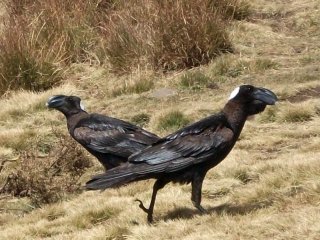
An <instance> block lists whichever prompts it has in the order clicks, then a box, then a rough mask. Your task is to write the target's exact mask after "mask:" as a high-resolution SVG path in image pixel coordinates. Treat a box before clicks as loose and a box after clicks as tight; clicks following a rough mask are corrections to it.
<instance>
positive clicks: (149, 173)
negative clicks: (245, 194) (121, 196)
mask: <svg viewBox="0 0 320 240" xmlns="http://www.w3.org/2000/svg"><path fill="white" fill-rule="evenodd" d="M276 101H277V97H276V95H275V94H274V93H273V92H272V91H270V90H268V89H265V88H257V87H254V86H251V85H242V86H240V87H238V88H236V89H235V90H234V91H233V92H232V93H231V95H230V98H229V101H228V102H227V104H226V105H225V106H224V108H223V110H222V111H221V112H219V113H217V114H215V115H212V116H209V117H207V118H204V119H202V120H200V121H198V122H196V123H193V124H191V125H189V126H187V127H185V128H182V129H180V130H178V131H177V132H175V133H172V134H170V135H168V136H167V137H165V138H163V139H161V140H159V141H158V142H157V143H155V144H154V145H152V146H150V147H148V148H146V149H144V150H142V151H141V152H139V153H135V154H133V155H131V156H130V157H129V161H128V163H126V164H124V165H122V166H120V167H117V168H114V169H111V170H109V171H107V172H105V173H104V174H100V175H97V176H94V177H93V178H92V179H91V180H90V181H89V182H87V184H86V188H87V189H89V190H96V189H106V188H110V187H117V186H120V185H123V184H126V183H129V182H133V181H139V180H144V179H149V178H155V179H156V182H155V184H154V186H153V193H152V198H151V202H150V206H149V208H148V209H147V208H146V207H144V206H143V204H142V202H141V201H140V200H137V201H139V202H140V205H139V206H140V208H142V209H143V210H144V211H145V212H146V213H148V221H149V222H152V214H153V208H154V204H155V200H156V195H157V191H158V190H159V189H161V188H163V187H164V186H165V185H166V184H167V183H169V182H178V183H181V184H184V183H186V184H187V183H190V182H191V185H192V194H191V200H192V202H193V205H194V206H195V207H196V208H197V209H199V210H200V211H201V212H205V209H204V208H203V207H202V206H201V205H200V203H201V188H202V182H203V179H204V177H205V175H206V173H207V171H208V170H209V169H211V168H212V167H214V166H216V165H217V164H218V163H220V162H221V161H222V160H223V159H224V158H225V157H226V156H227V155H228V153H229V152H230V151H231V149H232V147H233V146H234V144H235V143H236V141H237V139H238V137H239V135H240V132H241V130H242V128H243V126H244V123H245V121H246V119H247V117H248V116H250V115H254V114H257V113H260V112H262V111H263V110H264V109H265V107H266V105H273V104H275V102H276Z"/></svg>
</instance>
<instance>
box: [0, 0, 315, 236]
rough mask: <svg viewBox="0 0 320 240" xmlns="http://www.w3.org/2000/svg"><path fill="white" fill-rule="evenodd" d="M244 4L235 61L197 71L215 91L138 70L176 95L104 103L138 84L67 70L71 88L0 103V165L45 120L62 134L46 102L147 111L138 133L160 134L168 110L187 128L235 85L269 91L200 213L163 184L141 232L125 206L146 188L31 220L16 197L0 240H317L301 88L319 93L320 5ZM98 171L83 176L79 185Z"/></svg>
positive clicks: (296, 1) (4, 206)
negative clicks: (74, 99) (79, 100)
mask: <svg viewBox="0 0 320 240" xmlns="http://www.w3.org/2000/svg"><path fill="white" fill-rule="evenodd" d="M253 7H254V9H255V13H254V15H253V16H252V17H251V19H250V20H246V21H241V22H237V23H235V24H234V26H233V27H232V28H231V29H230V33H231V35H232V37H233V43H234V44H235V49H236V50H237V53H236V54H234V55H230V56H222V57H219V58H218V59H217V61H216V62H214V63H212V64H210V65H209V66H206V67H203V68H200V69H198V70H199V71H200V72H201V73H203V74H205V75H207V76H209V77H211V78H212V79H217V80H219V82H218V86H219V90H214V89H208V88H202V89H201V90H194V91H189V90H186V89H185V88H182V87H181V86H179V81H180V79H181V76H182V75H183V74H184V73H179V74H175V75H171V76H167V77H159V76H156V77H155V76H153V75H152V74H149V73H144V74H143V76H142V77H144V78H148V79H149V78H154V79H155V88H160V87H170V88H174V89H176V91H177V92H178V94H177V95H176V96H174V97H169V98H164V99H160V100H158V99H154V98H151V97H150V93H151V92H152V91H149V92H146V93H142V94H124V95H120V96H117V97H112V94H110V93H111V92H112V91H113V89H112V86H115V85H117V86H118V85H119V84H120V85H121V84H130V83H131V82H134V81H135V80H136V79H139V77H141V76H139V75H132V76H130V77H129V80H127V79H116V78H115V77H113V76H112V75H110V74H109V73H108V72H106V71H104V70H102V69H97V68H95V67H88V66H82V65H81V66H75V67H74V68H73V69H71V70H70V71H69V76H70V77H69V80H67V83H66V84H65V85H63V86H61V87H59V88H56V89H53V90H51V91H49V92H45V93H41V94H34V93H29V92H21V93H18V94H14V95H12V97H9V99H8V100H0V105H1V106H2V107H1V109H0V146H1V147H0V157H6V158H9V159H13V160H15V159H17V158H18V156H16V155H15V153H14V151H13V150H12V149H14V148H19V146H20V145H19V144H22V143H23V142H25V141H28V139H29V136H30V132H32V133H33V134H31V136H34V135H36V136H46V135H47V134H48V133H49V132H50V131H51V124H52V123H54V124H56V125H58V127H59V128H62V129H65V121H64V118H63V117H62V116H61V114H59V113H57V112H48V111H47V110H46V109H45V107H44V103H45V100H46V99H47V98H48V97H49V96H50V95H52V94H55V93H65V94H70V93H72V94H77V95H80V96H82V97H83V99H84V101H85V103H86V105H87V107H88V110H89V111H90V112H100V113H105V114H108V115H111V116H117V117H119V118H123V119H127V120H130V119H131V118H132V117H133V116H134V115H136V114H138V113H148V114H150V116H151V121H150V123H149V124H148V125H147V126H146V127H147V128H148V129H149V130H152V131H154V132H157V133H159V134H161V135H165V134H166V133H167V132H168V131H170V130H159V128H158V119H159V118H161V116H162V115H164V114H165V113H167V112H169V111H171V110H176V109H179V110H180V111H182V112H183V113H184V114H185V115H186V116H188V117H189V118H190V119H191V120H196V119H199V118H201V117H203V116H206V115H208V114H210V112H213V111H214V110H217V109H219V108H220V107H221V106H223V104H224V102H225V101H226V98H227V97H228V94H229V92H230V91H231V90H232V89H233V88H234V87H235V86H236V85H239V84H241V83H252V84H254V85H259V86H265V87H268V88H271V89H272V90H274V91H275V92H276V93H278V94H279V96H280V98H281V99H282V101H280V102H279V104H278V105H277V106H276V107H274V108H273V110H272V109H270V110H268V111H266V112H265V113H263V114H262V115H261V116H258V117H256V118H255V119H254V120H252V121H249V122H247V124H246V126H245V128H244V130H243V133H242V135H241V140H240V141H239V142H238V143H237V145H236V147H235V149H234V150H233V151H232V153H231V154H230V155H229V156H228V157H227V159H226V160H225V161H223V162H222V163H221V164H220V165H219V166H217V167H216V168H215V169H213V170H211V171H210V172H209V174H208V175H207V177H206V180H205V183H204V187H203V206H204V207H206V208H207V209H209V211H210V214H209V215H205V216H201V215H200V214H199V213H198V212H197V211H196V210H195V209H194V208H193V206H192V204H191V201H190V186H179V185H168V186H167V187H166V188H165V189H163V190H162V191H160V193H159V194H158V199H157V203H156V206H155V212H154V216H155V220H156V223H155V224H154V225H152V226H149V225H148V224H146V219H145V217H146V216H145V214H144V213H143V212H142V211H141V210H140V209H139V208H138V205H137V204H136V203H135V202H134V199H135V198H139V199H142V200H143V201H144V202H148V201H149V199H150V194H151V188H152V183H153V181H147V182H143V183H135V184H131V185H129V186H127V187H123V188H121V189H117V190H107V191H105V192H103V193H100V192H83V193H82V194H80V195H77V196H73V197H72V196H71V197H70V198H69V199H68V200H66V201H62V202H60V203H58V204H51V205H46V206H44V207H43V208H41V209H35V210H33V211H30V212H29V213H24V212H28V211H29V209H30V206H29V205H28V201H27V200H26V199H15V198H10V197H6V198H4V199H0V211H1V213H0V236H1V237H0V238H3V239H28V238H29V239H33V238H39V239H40V238H45V237H47V238H49V239H66V238H68V239H83V238H84V237H85V238H86V239H123V238H127V239H178V238H179V239H271V238H272V239H303V238H305V239H318V237H319V235H320V230H319V229H320V224H319V221H318V219H319V217H320V211H319V203H320V182H319V177H320V176H319V175H320V163H319V157H320V148H319V145H320V115H319V114H320V113H319V112H320V100H319V90H314V91H305V92H303V90H304V89H310V88H314V87H316V86H319V85H320V82H319V64H318V63H319V60H320V52H319V49H320V41H319V37H320V30H319V29H320V28H319V19H320V12H319V10H320V9H319V7H320V4H319V2H318V1H308V3H305V2H304V1H301V0H292V1H286V2H284V1H265V0H255V1H254V3H253ZM293 96H296V97H293ZM289 100H290V101H291V102H290V101H289ZM302 100H303V101H302ZM155 106H156V107H155ZM303 119H305V121H304V122H301V120H303ZM17 123H18V124H17ZM17 139H18V140H17ZM19 139H20V140H19ZM21 139H22V140H21ZM29 140H30V139H29ZM10 164H11V165H10ZM10 164H9V165H6V169H4V171H3V172H2V175H5V174H6V173H8V172H10V166H11V167H12V166H14V163H10ZM99 170H101V168H99V166H98V165H96V166H95V167H93V168H92V169H91V171H90V172H89V173H88V175H87V176H84V180H83V181H84V182H85V180H86V179H88V177H89V175H90V174H93V173H95V172H97V171H99ZM1 179H3V176H1Z"/></svg>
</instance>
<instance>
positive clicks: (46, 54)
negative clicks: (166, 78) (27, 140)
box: [0, 0, 247, 94]
mask: <svg viewBox="0 0 320 240" xmlns="http://www.w3.org/2000/svg"><path fill="white" fill-rule="evenodd" d="M244 9H247V3H246V2H245V1H243V0H224V1H214V0H200V1H191V0H176V1H172V0H164V1H158V0H150V1H147V0H142V1H138V0H132V1H125V0H119V1H114V0H102V1H101V0H92V1H85V0H81V1H76V0H43V1H40V0H35V1H30V0H25V1H18V0H8V1H7V2H6V13H7V14H5V16H6V17H4V19H3V20H4V21H3V22H4V24H3V27H2V29H1V31H2V34H1V36H0V51H1V56H0V72H1V75H0V94H3V93H4V92H5V91H7V90H10V89H18V88H24V89H28V90H36V91H39V90H44V89H48V88H50V87H52V86H53V85H54V84H57V83H59V81H61V79H62V77H63V71H62V69H67V67H68V66H70V64H72V63H74V62H88V63H90V64H92V63H95V64H104V65H105V66H106V67H107V68H111V69H112V70H113V71H114V72H118V73H127V72H132V71H135V70H137V69H151V70H155V71H161V72H166V71H171V70H178V69H185V68H192V67H195V66H199V65H201V64H206V63H208V62H209V61H210V60H211V59H213V58H215V57H216V56H217V55H219V54H220V53H222V52H230V51H232V45H231V43H230V41H229V38H228V34H227V32H226V27H227V26H228V24H229V22H230V20H232V19H236V18H241V17H237V16H238V15H239V16H242V15H245V13H244V12H246V10H244Z"/></svg>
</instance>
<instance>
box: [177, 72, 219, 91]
mask: <svg viewBox="0 0 320 240" xmlns="http://www.w3.org/2000/svg"><path fill="white" fill-rule="evenodd" d="M212 82H213V79H212V78H210V77H208V76H206V75H205V74H203V73H202V72H200V71H192V72H187V73H185V74H183V75H182V77H181V79H180V86H181V87H183V88H190V89H192V90H199V89H201V88H203V87H206V86H207V85H208V84H210V83H212Z"/></svg>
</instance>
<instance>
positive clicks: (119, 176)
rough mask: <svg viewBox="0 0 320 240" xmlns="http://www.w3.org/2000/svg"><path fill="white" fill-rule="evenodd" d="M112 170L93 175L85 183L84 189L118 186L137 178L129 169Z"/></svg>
mask: <svg viewBox="0 0 320 240" xmlns="http://www.w3.org/2000/svg"><path fill="white" fill-rule="evenodd" d="M112 170H113V169H112ZM112 170H109V171H107V172H105V173H103V174H99V175H96V176H93V177H92V179H91V180H89V181H88V182H87V183H86V189H87V190H98V189H106V188H112V187H119V186H121V185H123V184H126V183H129V182H132V181H134V180H136V178H137V174H136V173H134V172H131V171H130V169H122V170H118V171H112Z"/></svg>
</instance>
